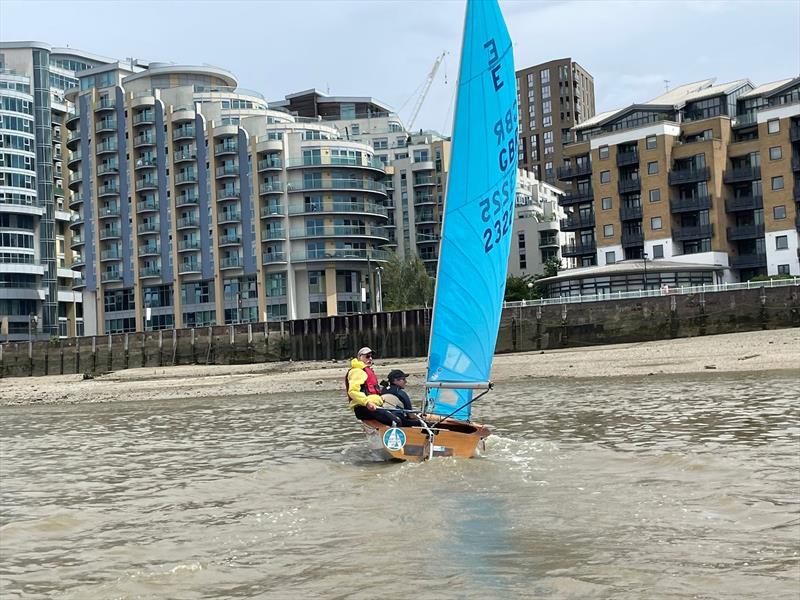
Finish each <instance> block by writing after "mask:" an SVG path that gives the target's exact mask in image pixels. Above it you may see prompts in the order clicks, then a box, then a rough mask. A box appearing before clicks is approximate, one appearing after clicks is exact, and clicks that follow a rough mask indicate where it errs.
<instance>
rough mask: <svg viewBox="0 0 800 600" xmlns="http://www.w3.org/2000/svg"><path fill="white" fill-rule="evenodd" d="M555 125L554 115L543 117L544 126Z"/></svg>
mask: <svg viewBox="0 0 800 600" xmlns="http://www.w3.org/2000/svg"><path fill="white" fill-rule="evenodd" d="M552 126H553V117H551V116H549V115H548V116H546V117H543V118H542V127H552Z"/></svg>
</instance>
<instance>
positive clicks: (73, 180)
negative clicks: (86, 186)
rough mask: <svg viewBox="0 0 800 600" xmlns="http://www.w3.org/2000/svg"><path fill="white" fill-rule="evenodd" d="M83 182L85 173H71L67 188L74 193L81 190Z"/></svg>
mask: <svg viewBox="0 0 800 600" xmlns="http://www.w3.org/2000/svg"><path fill="white" fill-rule="evenodd" d="M81 181H83V171H75V172H74V173H70V176H69V183H67V187H68V188H69V189H71V190H72V191H73V192H74V191H76V190H77V189H78V188H79V186H80V183H81Z"/></svg>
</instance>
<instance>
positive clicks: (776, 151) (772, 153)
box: [769, 146, 783, 160]
mask: <svg viewBox="0 0 800 600" xmlns="http://www.w3.org/2000/svg"><path fill="white" fill-rule="evenodd" d="M782 156H783V152H781V147H780V146H773V147H772V148H770V149H769V159H770V160H780V159H781V157H782Z"/></svg>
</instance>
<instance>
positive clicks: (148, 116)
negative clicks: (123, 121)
mask: <svg viewBox="0 0 800 600" xmlns="http://www.w3.org/2000/svg"><path fill="white" fill-rule="evenodd" d="M155 123H156V113H154V112H153V111H150V110H145V111H142V112H140V113H139V114H136V115H133V124H134V126H138V125H155Z"/></svg>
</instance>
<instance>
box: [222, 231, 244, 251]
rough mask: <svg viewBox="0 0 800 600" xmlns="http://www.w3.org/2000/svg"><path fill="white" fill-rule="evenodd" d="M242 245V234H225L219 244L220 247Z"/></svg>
mask: <svg viewBox="0 0 800 600" xmlns="http://www.w3.org/2000/svg"><path fill="white" fill-rule="evenodd" d="M241 245H242V236H241V235H238V234H237V235H223V236H221V237H220V238H219V246H220V248H221V247H223V246H241Z"/></svg>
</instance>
